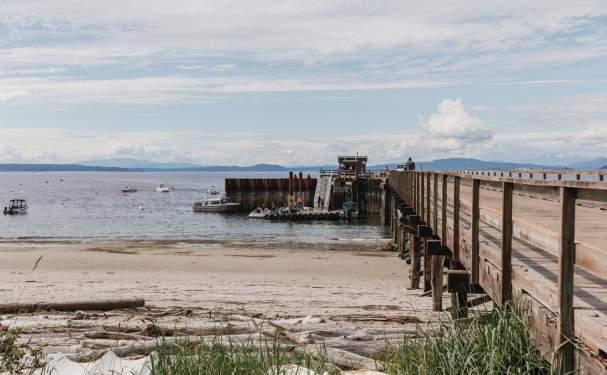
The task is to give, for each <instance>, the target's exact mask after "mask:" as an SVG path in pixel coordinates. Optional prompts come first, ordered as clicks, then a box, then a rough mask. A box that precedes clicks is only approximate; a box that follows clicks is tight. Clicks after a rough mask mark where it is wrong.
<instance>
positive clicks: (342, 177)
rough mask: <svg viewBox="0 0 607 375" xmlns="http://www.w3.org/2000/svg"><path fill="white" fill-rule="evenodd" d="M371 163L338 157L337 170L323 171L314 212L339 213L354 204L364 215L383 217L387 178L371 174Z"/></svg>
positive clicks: (349, 157) (365, 159) (379, 172)
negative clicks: (368, 165) (331, 211)
mask: <svg viewBox="0 0 607 375" xmlns="http://www.w3.org/2000/svg"><path fill="white" fill-rule="evenodd" d="M367 160H368V158H367V156H359V155H356V156H338V157H337V169H334V170H325V169H323V170H321V171H320V180H319V183H318V185H317V189H316V194H315V198H314V208H316V209H318V210H323V211H328V210H338V209H341V208H342V206H343V204H344V203H346V202H354V203H356V205H357V207H358V209H359V210H360V212H361V213H363V214H375V213H380V212H381V211H382V209H381V206H382V196H383V195H384V194H386V192H385V191H384V185H382V183H383V182H384V180H385V178H386V177H387V175H386V174H385V173H384V172H383V171H372V170H368V169H367Z"/></svg>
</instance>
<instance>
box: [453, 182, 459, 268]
mask: <svg viewBox="0 0 607 375" xmlns="http://www.w3.org/2000/svg"><path fill="white" fill-rule="evenodd" d="M459 184H460V178H459V176H455V177H453V247H452V249H453V259H454V260H455V263H456V264H458V263H459V262H461V259H460V254H459ZM458 267H459V265H458Z"/></svg>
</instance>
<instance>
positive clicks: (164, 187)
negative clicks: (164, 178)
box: [156, 184, 171, 193]
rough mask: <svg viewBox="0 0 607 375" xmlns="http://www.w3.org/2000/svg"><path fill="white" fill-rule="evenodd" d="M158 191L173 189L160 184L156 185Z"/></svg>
mask: <svg viewBox="0 0 607 375" xmlns="http://www.w3.org/2000/svg"><path fill="white" fill-rule="evenodd" d="M156 191H157V192H158V193H168V192H170V191H171V189H169V187H168V186H166V185H165V184H158V186H156Z"/></svg>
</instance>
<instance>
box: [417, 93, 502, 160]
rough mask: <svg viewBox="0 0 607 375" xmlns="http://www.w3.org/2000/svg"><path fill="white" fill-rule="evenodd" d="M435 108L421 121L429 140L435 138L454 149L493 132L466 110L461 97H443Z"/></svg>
mask: <svg viewBox="0 0 607 375" xmlns="http://www.w3.org/2000/svg"><path fill="white" fill-rule="evenodd" d="M437 110H438V112H437V113H435V114H433V115H431V116H430V117H429V118H428V119H427V120H425V121H423V122H422V124H421V127H422V129H423V130H424V131H425V132H426V134H427V136H428V139H429V140H436V141H438V142H440V143H441V144H442V145H443V146H444V147H446V148H449V149H456V148H459V147H462V146H463V145H464V144H465V143H478V142H484V141H487V140H489V139H491V137H492V136H493V134H494V132H493V130H492V129H491V128H490V127H489V126H488V125H487V124H485V123H484V122H483V121H481V120H479V119H478V118H475V117H472V116H471V115H470V114H469V113H468V111H466V108H465V107H464V102H463V101H462V99H461V98H458V99H445V100H443V101H442V102H441V103H440V104H439V105H438V108H437ZM438 142H437V144H438Z"/></svg>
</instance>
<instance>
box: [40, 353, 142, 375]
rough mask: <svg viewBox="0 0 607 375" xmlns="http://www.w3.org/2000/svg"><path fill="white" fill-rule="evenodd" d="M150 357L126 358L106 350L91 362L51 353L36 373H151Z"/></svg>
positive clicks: (134, 374) (43, 374)
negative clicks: (76, 360) (43, 366)
mask: <svg viewBox="0 0 607 375" xmlns="http://www.w3.org/2000/svg"><path fill="white" fill-rule="evenodd" d="M151 368H152V358H151V357H150V356H147V357H144V358H141V359H135V360H127V359H122V358H120V357H118V356H117V355H116V354H115V353H113V352H107V353H105V354H104V355H103V357H101V358H100V359H98V360H96V361H93V362H74V361H72V360H70V359H69V358H68V357H67V356H65V355H51V356H49V360H48V362H47V366H46V367H45V368H44V369H41V370H40V371H38V372H37V373H36V375H50V374H61V375H85V374H99V375H105V374H108V375H109V374H133V375H148V374H151Z"/></svg>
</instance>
